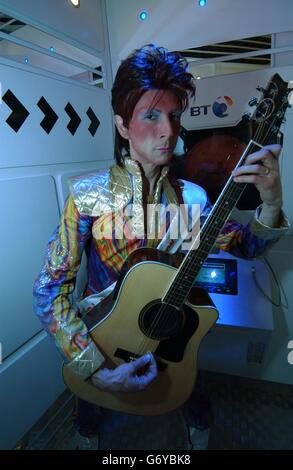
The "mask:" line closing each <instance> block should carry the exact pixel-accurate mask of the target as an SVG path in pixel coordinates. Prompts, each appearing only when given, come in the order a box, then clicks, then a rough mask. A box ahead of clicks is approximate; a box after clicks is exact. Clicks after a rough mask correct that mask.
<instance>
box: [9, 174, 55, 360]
mask: <svg viewBox="0 0 293 470" xmlns="http://www.w3.org/2000/svg"><path fill="white" fill-rule="evenodd" d="M0 210H1V217H2V221H3V228H2V230H1V232H0V246H1V269H0V283H1V291H2V294H1V316H0V331H1V338H0V340H1V343H2V353H3V357H6V356H7V355H9V354H11V353H12V352H13V351H15V350H16V349H17V348H19V347H20V346H21V345H22V344H23V343H24V342H26V341H27V340H28V339H29V338H31V337H32V336H33V335H35V334H36V333H37V332H38V331H40V330H41V324H40V322H39V320H38V319H37V318H36V317H35V315H34V313H33V310H32V286H33V283H34V279H35V277H36V276H37V274H38V272H39V270H40V267H41V264H42V262H43V255H44V250H45V246H46V243H47V241H48V238H49V236H50V234H51V233H52V232H53V230H54V228H55V226H56V225H57V224H58V219H59V209H58V201H57V195H56V188H55V183H54V179H53V178H52V177H50V176H40V177H37V176H35V177H24V178H16V179H8V180H2V181H0Z"/></svg>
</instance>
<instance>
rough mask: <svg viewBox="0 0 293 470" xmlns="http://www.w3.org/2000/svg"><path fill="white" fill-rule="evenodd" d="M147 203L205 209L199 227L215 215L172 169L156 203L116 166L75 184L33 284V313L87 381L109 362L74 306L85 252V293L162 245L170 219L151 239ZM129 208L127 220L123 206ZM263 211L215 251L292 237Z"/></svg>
mask: <svg viewBox="0 0 293 470" xmlns="http://www.w3.org/2000/svg"><path fill="white" fill-rule="evenodd" d="M146 202H151V203H153V204H155V205H156V206H157V205H158V204H161V206H160V207H161V208H164V207H166V206H167V205H168V204H175V205H177V206H178V204H179V203H182V202H183V203H185V204H189V205H190V204H199V205H200V212H201V219H200V220H201V223H202V222H203V221H204V219H205V218H206V217H207V215H208V213H209V212H210V210H211V206H210V204H209V203H208V200H207V196H206V193H205V191H204V190H203V189H202V188H200V187H199V186H197V185H195V184H193V183H190V182H186V181H183V180H181V181H180V180H179V181H177V180H174V179H173V178H171V177H170V176H169V175H168V168H167V167H164V168H163V169H162V171H161V175H160V178H159V179H158V182H157V185H156V190H155V193H154V194H153V196H152V199H151V200H147V198H146V197H145V184H144V179H143V176H142V173H141V170H140V167H139V164H138V163H137V162H135V161H133V160H131V159H126V163H125V168H121V167H119V166H118V165H114V166H112V167H111V168H110V169H107V170H100V171H98V172H96V173H91V174H88V175H83V176H81V177H75V178H72V179H71V181H70V195H69V197H68V199H67V202H66V204H65V207H64V211H63V214H62V216H61V220H60V224H59V226H58V227H57V228H56V230H55V232H54V233H53V235H52V237H51V239H50V240H49V243H48V246H47V251H46V256H45V262H44V265H43V267H42V270H41V272H40V274H39V276H38V278H37V279H36V281H35V284H34V309H35V312H36V315H37V316H38V317H39V319H40V321H41V322H42V325H43V327H44V329H45V330H46V331H47V332H48V333H49V334H50V335H52V336H53V337H54V339H55V343H56V345H57V347H58V349H59V351H60V352H61V354H62V356H63V358H64V360H65V361H66V362H67V366H68V367H70V368H71V370H72V371H73V372H74V373H76V374H78V375H79V376H80V377H81V378H83V379H86V378H88V377H89V376H90V375H91V374H92V373H93V372H94V371H95V370H97V369H98V368H99V367H100V366H101V364H102V363H103V362H104V358H103V356H102V354H101V352H100V351H99V349H98V347H97V346H96V345H95V344H94V342H93V341H92V339H91V337H90V335H89V332H88V330H87V328H86V326H85V324H84V322H83V321H82V319H81V317H80V315H79V308H78V304H72V302H71V294H72V293H73V291H74V288H75V281H76V276H77V273H78V270H79V268H80V263H81V258H82V254H83V252H84V251H85V253H86V255H87V277H88V280H87V288H86V292H85V295H86V296H87V295H91V294H95V293H97V292H100V291H102V290H104V289H105V288H107V287H108V286H110V285H111V284H112V283H113V282H115V281H116V280H117V278H118V275H119V272H120V269H121V267H122V265H123V263H124V261H125V259H126V258H127V256H128V255H129V254H130V253H131V252H132V251H133V250H134V249H136V248H139V247H142V246H153V247H155V246H157V245H158V242H159V240H160V239H161V238H162V236H163V235H162V234H163V233H165V232H164V230H165V229H166V228H167V225H168V223H167V222H166V219H164V221H163V222H162V219H160V220H159V222H158V227H157V230H156V231H155V232H152V233H155V235H156V236H155V237H153V238H149V237H148V236H147V235H146V233H147V232H146V224H147V223H148V224H152V223H153V221H152V220H148V221H146V219H145V213H146ZM156 206H155V207H156ZM129 208H130V211H128V214H127V216H126V212H125V209H129ZM259 211H260V208H258V209H257V211H256V214H255V216H254V218H253V220H252V221H251V222H250V223H249V224H248V225H247V226H242V225H240V224H239V223H237V222H235V221H232V220H230V221H228V222H227V223H226V225H225V227H224V229H223V230H222V232H221V235H220V236H219V237H218V239H217V242H216V245H217V247H218V248H220V249H222V250H225V251H228V252H230V253H231V254H233V255H236V256H240V257H244V258H253V257H256V256H259V255H261V254H263V253H264V251H265V250H266V249H267V248H268V247H269V246H270V245H271V244H272V243H273V242H274V241H276V240H277V239H278V238H279V237H280V236H281V235H282V234H283V233H284V232H286V230H287V228H288V221H287V219H286V218H285V217H284V216H283V215H282V217H283V219H282V220H281V222H280V227H279V228H269V227H267V226H265V225H263V224H262V223H261V222H260V221H259V220H258V213H259ZM129 214H130V215H131V216H130V215H129ZM114 222H115V223H114ZM148 226H149V225H148ZM117 234H118V235H117Z"/></svg>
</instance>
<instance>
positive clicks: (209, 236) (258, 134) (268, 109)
mask: <svg viewBox="0 0 293 470" xmlns="http://www.w3.org/2000/svg"><path fill="white" fill-rule="evenodd" d="M264 91H265V93H264V95H263V99H262V100H261V101H260V103H259V104H258V106H257V109H256V111H255V113H254V115H253V118H252V119H251V123H252V126H251V127H252V134H253V139H254V140H251V141H250V142H249V144H248V145H247V147H246V149H245V151H244V153H243V154H242V156H241V158H240V160H239V162H238V164H237V165H236V168H237V167H239V166H242V165H243V164H244V162H245V159H246V157H247V156H248V155H249V154H250V153H253V152H256V151H258V150H260V148H262V146H264V145H268V144H271V143H275V142H276V141H277V140H278V133H279V129H280V126H281V124H282V121H283V118H284V114H285V112H286V109H287V107H288V105H289V103H288V100H287V93H288V83H287V82H284V81H283V80H282V79H281V77H280V76H279V75H278V74H275V75H274V76H273V77H272V79H271V80H270V82H269V84H268V86H267V89H266V90H264ZM246 186H247V185H246V184H244V183H235V182H234V181H233V177H232V176H230V177H229V179H228V181H227V183H226V185H225V187H224V189H223V190H222V192H221V194H220V196H219V198H218V200H217V201H216V203H215V205H214V207H213V209H212V211H211V212H210V214H209V216H208V218H207V219H206V221H205V223H204V225H203V227H202V229H201V230H200V233H199V234H198V235H197V237H196V239H195V240H194V241H193V244H192V246H191V249H190V250H189V252H188V254H187V255H186V256H185V258H184V260H183V262H182V263H181V266H180V268H179V269H178V272H177V274H176V276H175V278H174V280H173V282H172V284H171V286H170V287H169V289H168V290H167V292H166V294H165V296H164V298H163V301H164V302H166V303H169V304H171V305H174V306H175V307H178V308H180V307H181V306H182V305H183V304H184V302H185V301H186V299H187V297H188V294H189V292H190V290H191V288H192V286H193V284H194V280H195V277H196V276H197V274H198V273H199V271H200V270H201V268H202V265H203V263H204V261H205V260H206V258H207V257H208V255H209V253H210V252H211V250H212V248H213V246H214V244H215V242H216V240H217V238H218V236H219V234H220V233H221V231H222V229H223V226H224V225H225V223H226V221H227V219H228V218H229V216H230V214H231V211H232V210H233V208H234V207H235V206H236V204H237V202H238V201H239V199H240V197H241V195H242V193H243V191H244V190H245V188H246ZM199 237H200V243H199Z"/></svg>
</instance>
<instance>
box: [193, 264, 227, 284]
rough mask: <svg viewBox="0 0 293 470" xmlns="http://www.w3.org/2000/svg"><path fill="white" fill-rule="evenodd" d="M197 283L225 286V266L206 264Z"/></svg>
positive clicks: (199, 274)
mask: <svg viewBox="0 0 293 470" xmlns="http://www.w3.org/2000/svg"><path fill="white" fill-rule="evenodd" d="M196 282H203V283H205V284H206V283H211V284H214V285H215V284H225V282H226V276H225V265H224V264H220V263H219V264H216V263H215V264H210V263H204V264H203V267H202V268H201V270H200V271H199V273H198V276H197V278H196Z"/></svg>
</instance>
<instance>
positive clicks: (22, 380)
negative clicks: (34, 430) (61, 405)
mask: <svg viewBox="0 0 293 470" xmlns="http://www.w3.org/2000/svg"><path fill="white" fill-rule="evenodd" d="M61 366H62V361H61V358H60V356H59V354H58V352H57V351H56V348H55V346H54V344H53V343H52V341H51V339H50V338H48V336H47V335H45V334H44V333H40V334H39V335H38V337H36V338H34V339H33V340H32V341H31V342H30V343H29V344H28V345H26V346H25V347H24V348H23V350H22V351H18V352H17V353H16V354H15V355H13V356H11V357H10V358H8V359H7V360H6V361H4V363H3V364H2V365H0V416H1V419H0V449H11V448H13V447H14V446H15V444H16V443H17V441H18V440H19V439H20V438H21V437H22V436H23V435H24V434H25V433H26V432H27V431H28V430H29V429H30V428H31V427H32V426H33V425H34V424H35V422H36V421H37V420H38V419H39V418H40V417H41V416H42V414H43V413H44V412H45V411H46V410H47V409H48V408H49V407H50V405H51V404H52V403H53V402H54V401H55V399H56V398H57V397H58V396H59V395H60V394H61V393H62V392H63V390H64V388H65V387H64V383H63V381H62V374H61V370H62V369H61Z"/></svg>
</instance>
